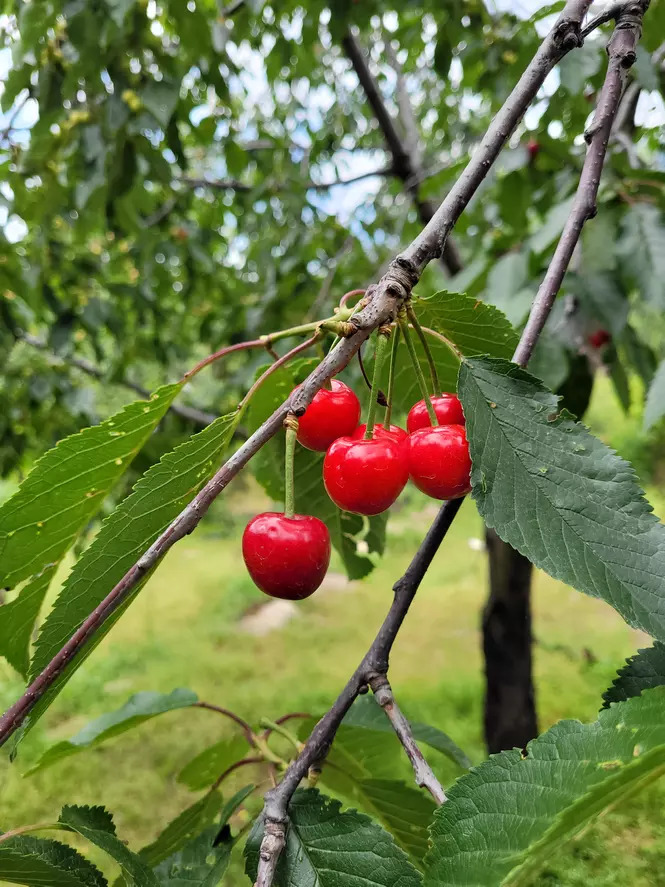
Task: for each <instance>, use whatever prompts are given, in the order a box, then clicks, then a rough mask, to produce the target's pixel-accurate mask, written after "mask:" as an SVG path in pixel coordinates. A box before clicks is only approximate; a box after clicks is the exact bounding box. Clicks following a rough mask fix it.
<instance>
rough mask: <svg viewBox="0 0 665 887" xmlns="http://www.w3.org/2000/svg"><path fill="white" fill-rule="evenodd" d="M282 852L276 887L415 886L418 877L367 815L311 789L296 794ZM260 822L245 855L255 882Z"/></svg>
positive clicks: (292, 802)
mask: <svg viewBox="0 0 665 887" xmlns="http://www.w3.org/2000/svg"><path fill="white" fill-rule="evenodd" d="M289 816H290V823H289V828H288V832H287V836H286V847H285V848H284V850H283V851H282V855H281V857H280V860H279V863H278V865H277V872H276V877H275V880H274V884H275V887H286V885H288V884H297V885H298V887H339V885H351V884H360V883H363V884H365V885H366V887H419V885H420V877H419V875H418V872H417V870H416V869H415V868H414V867H413V866H412V865H411V863H410V862H409V860H408V858H407V856H406V854H405V853H404V852H403V851H402V850H401V849H400V848H399V847H398V846H397V845H396V844H395V842H394V841H393V839H392V838H391V837H390V835H389V834H388V833H387V832H385V831H384V830H383V829H382V828H381V827H380V826H379V825H377V824H376V823H374V822H372V820H371V819H369V818H368V817H367V816H363V815H362V814H360V813H356V812H355V811H354V810H348V811H346V812H344V813H342V811H341V809H340V804H339V802H338V801H333V800H330V799H329V798H326V797H325V796H324V795H321V794H320V793H319V792H318V791H316V790H315V789H308V790H305V791H303V790H300V791H297V792H296V794H295V795H294V796H293V800H292V801H291V806H290V808H289ZM262 837H263V820H262V819H259V820H257V822H256V823H255V825H254V828H253V829H252V832H251V834H250V836H249V838H248V840H247V846H246V848H245V853H246V857H247V873H248V874H249V876H250V877H251V879H252V881H254V880H255V876H256V870H257V863H258V853H259V847H260V844H261V838H262Z"/></svg>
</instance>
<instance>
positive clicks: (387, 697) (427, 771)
mask: <svg viewBox="0 0 665 887" xmlns="http://www.w3.org/2000/svg"><path fill="white" fill-rule="evenodd" d="M371 687H372V692H373V693H374V696H375V697H376V701H377V702H378V703H379V705H380V706H381V708H382V709H383V710H384V712H385V713H386V716H387V718H388V720H389V721H390V723H391V724H392V726H393V730H394V731H395V733H396V734H397V738H398V739H399V741H400V742H401V743H402V746H403V748H404V751H405V752H406V755H407V757H408V759H409V761H411V766H412V767H413V775H414V776H415V780H416V785H418V786H420V788H426V789H427V791H428V792H429V793H430V794H431V796H432V797H433V798H434V800H435V801H436V803H437V804H438V805H439V806H441V804H444V803H445V802H446V801H447V798H446V793H445V791H444V790H443V787H442V785H441V783H440V782H439V780H438V779H437V778H436V776H435V775H434V771H433V770H432V768H431V767H430V765H429V764H428V763H427V761H426V760H425V756H424V755H423V753H422V752H421V751H420V749H419V748H418V744H417V742H416V740H415V739H414V736H413V731H412V730H411V724H410V723H409V722H408V720H407V719H406V718H405V717H404V715H403V714H402V711H401V709H400V708H399V706H398V705H397V703H396V702H395V697H394V696H393V691H392V687H391V686H390V684H389V683H388V678H386V677H385V676H383V675H382V676H381V677H380V678H375V679H374V680H373V681H372V682H371Z"/></svg>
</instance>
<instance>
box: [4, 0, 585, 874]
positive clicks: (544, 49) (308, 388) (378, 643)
mask: <svg viewBox="0 0 665 887" xmlns="http://www.w3.org/2000/svg"><path fill="white" fill-rule="evenodd" d="M590 3H591V0H567V2H566V5H565V7H564V10H563V12H562V13H561V15H560V16H559V18H558V19H557V22H556V23H555V25H554V28H553V30H552V31H551V32H550V34H549V35H548V36H547V37H546V38H545V40H544V41H543V43H542V45H541V47H540V48H539V50H538V52H537V53H536V55H535V57H534V59H533V60H532V62H531V63H530V64H529V66H528V67H527V69H526V71H525V72H524V74H523V75H522V77H521V78H520V80H519V82H518V83H517V85H516V86H515V88H514V89H513V91H512V92H511V94H510V96H509V97H508V99H507V100H506V102H505V104H504V106H503V108H502V109H501V110H500V111H499V113H498V114H497V116H496V117H495V119H494V121H493V123H492V124H491V126H490V128H489V130H488V132H487V134H486V136H485V138H484V139H483V140H482V142H481V144H480V145H479V147H478V149H477V150H476V152H475V153H474V155H473V157H472V158H471V160H470V161H469V163H468V164H467V166H466V168H465V170H464V172H463V173H462V175H461V177H460V179H459V180H458V181H457V183H456V184H455V185H454V186H453V188H452V189H451V191H450V192H449V193H448V195H447V197H446V199H445V200H444V201H443V203H442V204H441V206H440V207H439V209H438V210H437V211H436V212H435V214H434V216H433V217H432V219H431V221H430V222H429V223H428V224H427V225H426V227H425V228H424V230H423V231H422V232H421V234H420V235H419V236H418V237H416V239H415V240H414V241H413V242H412V243H411V244H410V245H409V246H408V247H407V248H406V249H405V250H404V251H403V252H402V253H401V254H400V255H398V256H396V258H395V259H393V261H392V262H391V264H390V266H389V268H388V270H387V272H386V274H385V275H384V276H383V277H382V278H381V280H379V282H378V283H377V284H376V285H374V286H372V287H370V289H369V290H368V292H367V296H366V301H367V304H366V305H365V307H364V308H363V309H362V310H361V311H360V312H359V313H358V314H356V315H354V316H353V318H352V321H351V323H352V324H353V326H354V327H355V328H356V332H355V334H354V335H351V336H349V337H347V338H343V339H342V340H341V341H340V342H339V343H338V344H337V345H336V346H335V347H334V348H333V349H332V351H330V352H329V353H328V355H327V356H326V357H325V358H324V359H323V360H322V361H321V363H320V364H319V365H318V366H317V367H316V368H315V369H314V370H313V371H312V373H310V375H309V376H308V377H307V378H306V379H305V380H304V382H302V383H301V385H300V386H299V388H298V389H297V390H296V391H295V392H292V393H291V395H290V396H289V397H288V398H287V399H286V400H285V401H284V403H283V404H282V405H281V406H280V407H278V408H277V409H276V410H275V412H274V413H273V414H272V416H270V417H269V418H268V419H267V420H266V421H265V422H264V423H263V425H261V426H260V427H259V428H258V429H257V430H256V431H255V432H254V433H253V434H252V435H251V436H250V437H249V438H248V439H247V440H246V441H245V443H244V444H243V445H242V446H241V447H240V448H239V449H238V450H237V451H236V452H235V453H234V454H233V455H232V456H231V458H230V459H228V461H227V462H226V463H225V464H224V465H222V467H221V468H220V469H219V470H218V471H217V472H216V474H215V475H214V476H213V477H212V478H211V480H210V481H208V483H207V484H205V486H204V487H203V488H202V489H201V490H200V492H199V493H198V494H197V495H196V496H195V497H194V498H193V499H192V501H191V502H190V503H189V504H188V505H187V506H186V507H185V508H184V509H183V511H181V512H180V514H179V515H178V516H177V517H176V518H175V520H174V521H172V523H171V524H170V525H169V526H168V527H167V528H166V530H164V531H163V533H162V534H161V535H160V536H159V537H158V538H157V539H156V540H155V542H153V544H152V545H151V546H150V547H149V548H148V549H147V550H146V551H145V552H144V553H143V554H142V555H141V557H139V559H138V560H137V561H136V563H135V564H134V565H133V566H132V567H131V568H130V569H129V570H128V571H127V573H126V574H125V575H124V576H123V578H122V579H121V580H120V581H119V582H118V583H117V584H116V585H115V586H114V588H113V589H112V590H111V591H110V592H109V594H108V595H107V596H106V597H105V598H104V600H103V601H102V602H101V603H100V604H99V606H98V607H97V608H96V609H95V610H94V612H93V613H91V614H90V616H88V617H87V619H85V620H84V622H83V623H82V624H81V625H80V626H79V628H78V629H77V630H76V632H74V634H73V635H72V637H71V638H70V639H69V640H68V641H67V643H66V644H65V645H64V646H63V647H62V648H61V649H60V650H59V652H58V653H56V655H55V656H54V657H53V659H52V660H51V661H50V662H49V663H48V665H46V667H45V668H44V669H43V670H42V672H41V673H40V674H39V675H38V676H37V677H36V678H35V680H34V681H33V682H32V683H31V684H30V686H29V687H28V688H27V689H26V691H25V692H24V693H23V695H22V696H21V697H20V698H19V699H18V700H17V701H16V702H15V703H14V704H13V705H12V706H10V708H9V709H7V711H6V712H5V714H4V715H3V716H2V718H0V745H2V744H3V743H5V742H6V741H7V739H9V737H10V736H11V735H12V734H13V733H14V732H15V731H16V730H17V729H18V728H19V727H20V725H21V724H22V723H23V722H24V720H25V719H26V717H27V716H28V715H29V713H30V712H31V711H32V710H33V708H34V707H35V706H36V705H37V703H38V702H39V701H40V699H41V698H42V697H43V696H44V694H45V693H46V692H47V691H48V690H49V688H50V687H52V686H53V684H54V683H55V682H56V680H57V679H58V677H59V676H60V675H61V674H62V673H63V672H64V671H65V670H66V669H67V667H68V666H69V664H70V663H71V662H72V661H73V660H74V659H75V657H76V656H77V655H78V653H79V652H80V651H81V650H82V649H83V648H84V647H85V646H86V644H87V643H88V642H89V641H90V639H91V638H92V637H94V635H95V634H96V632H97V631H98V630H99V628H100V627H101V626H102V625H103V624H104V623H105V622H106V621H107V620H108V618H109V617H110V616H111V615H112V614H113V613H114V612H115V611H116V610H117V609H118V607H119V606H120V605H121V604H122V603H123V601H125V600H126V599H127V597H128V596H129V595H130V594H131V592H132V590H133V589H134V588H135V587H136V586H137V585H138V584H139V583H140V582H141V581H143V580H144V579H145V577H146V576H147V575H148V574H149V573H150V572H151V571H152V570H153V569H154V568H155V567H156V566H157V564H158V563H159V562H160V561H161V559H162V558H163V557H164V555H165V554H166V552H167V551H168V550H169V549H170V548H172V546H173V545H175V544H176V542H178V541H179V540H180V539H182V538H184V537H185V536H186V535H188V534H189V533H191V532H192V531H193V530H194V529H195V527H196V526H197V525H198V524H199V522H200V521H201V519H202V518H203V516H204V515H205V514H206V512H207V510H208V508H209V507H210V505H211V504H212V502H213V501H214V500H215V499H216V498H217V496H218V495H219V494H220V493H221V492H222V491H223V490H224V489H225V488H226V486H227V485H228V484H229V482H230V481H231V480H232V479H233V478H234V477H235V476H236V475H237V474H238V472H239V471H240V470H241V469H242V468H244V466H245V465H246V464H247V463H248V462H249V460H250V459H251V458H252V456H254V454H255V453H257V452H258V451H259V449H261V447H262V446H263V445H264V444H265V443H267V441H269V440H270V439H271V438H272V437H273V436H274V435H275V434H276V433H277V432H278V431H279V430H280V428H281V427H282V423H283V421H284V418H285V417H286V415H287V413H288V412H290V411H291V412H294V413H296V415H302V414H303V412H304V411H305V409H306V408H307V406H308V405H309V404H310V403H311V401H312V398H313V397H314V395H315V394H316V392H317V391H318V390H319V389H320V388H321V387H322V386H323V385H324V384H325V382H326V381H327V380H328V379H330V378H331V377H332V376H334V375H335V374H336V373H338V372H339V371H340V370H341V369H343V368H344V367H345V366H347V364H348V363H349V361H350V360H351V359H352V357H353V356H354V354H355V353H356V351H357V350H358V348H360V346H361V344H362V343H363V342H364V341H365V339H367V338H368V337H369V335H370V334H371V333H372V332H373V331H374V330H375V329H377V328H378V327H379V326H381V324H384V323H387V322H388V321H391V320H392V319H394V317H395V316H396V314H397V311H398V310H399V309H400V308H401V307H402V306H403V305H404V304H405V302H406V301H407V299H408V298H409V296H410V294H411V291H412V289H413V287H414V286H415V285H416V283H417V282H418V280H419V278H420V275H421V274H422V272H423V270H424V269H425V267H426V266H427V264H428V263H429V262H430V261H432V260H433V259H435V258H439V257H440V256H441V253H442V250H443V247H444V245H445V242H446V239H447V237H448V234H449V233H450V231H451V229H452V227H453V226H454V224H455V222H456V221H457V219H458V218H459V217H460V215H461V214H462V212H463V210H464V208H465V207H466V205H467V204H468V202H469V201H470V199H471V197H472V196H473V195H474V193H475V192H476V190H477V188H478V186H479V185H480V184H481V182H482V181H483V179H484V178H485V176H486V175H487V173H488V171H489V169H490V168H491V166H492V163H493V162H494V160H495V159H496V157H497V156H498V154H499V152H500V151H501V148H502V147H503V145H504V144H505V142H506V141H507V139H508V137H509V136H510V133H511V132H512V130H513V128H514V127H515V126H516V124H517V123H518V121H519V120H520V119H521V117H522V115H523V114H524V112H525V111H526V109H527V107H528V106H529V104H530V102H531V100H532V99H533V98H534V96H535V95H536V93H537V92H538V89H539V88H540V86H541V85H542V83H543V81H544V80H545V77H546V76H547V74H548V73H549V72H550V71H551V70H552V68H553V67H554V66H555V65H556V64H557V62H558V61H559V60H560V59H561V58H562V57H563V56H564V55H565V54H566V53H567V52H568V51H569V50H571V49H572V48H573V47H575V46H579V44H580V36H579V32H580V26H581V22H582V20H583V18H584V16H585V14H586V12H587V10H588V7H589V5H590ZM459 504H460V502H459V500H457V501H453V502H450V503H446V504H445V505H444V506H443V507H442V509H441V511H440V512H439V516H438V517H437V519H436V520H435V522H434V524H433V525H432V528H431V529H430V531H429V533H428V535H427V536H426V538H425V540H424V542H423V544H422V545H421V548H420V549H419V553H418V554H417V555H416V557H415V558H414V560H413V561H412V564H411V566H410V567H409V569H408V570H407V573H406V574H405V575H404V577H402V579H401V580H400V581H399V582H398V583H397V586H396V591H395V599H394V601H393V605H392V606H391V608H390V611H389V613H388V616H387V617H386V620H385V621H384V624H383V626H382V627H381V629H380V630H379V633H378V635H377V637H376V638H375V641H374V643H373V644H372V647H370V650H369V652H368V654H367V656H366V657H365V659H364V660H363V663H362V665H361V666H360V667H359V670H358V672H356V675H355V676H354V677H352V678H351V681H350V682H349V684H347V687H346V688H345V690H344V691H343V693H342V695H341V696H340V698H339V699H338V701H337V703H336V704H335V706H333V708H332V709H331V712H329V714H328V715H326V716H324V718H323V719H322V720H321V721H320V722H319V724H318V725H317V727H315V728H314V731H313V733H312V736H311V737H310V741H308V743H307V746H306V747H305V750H304V751H303V753H302V755H301V756H299V758H297V759H296V761H295V762H294V763H293V764H292V765H291V767H290V768H289V770H288V771H287V772H286V774H285V776H284V779H283V781H282V782H281V783H280V785H279V786H278V787H277V789H276V790H275V791H276V792H277V794H276V795H274V796H273V795H272V794H270V795H269V796H268V797H269V798H271V800H268V799H267V800H266V805H267V806H266V813H267V814H268V820H269V821H268V822H267V824H266V834H267V836H268V837H270V839H271V840H270V841H269V843H275V842H274V841H273V840H272V837H271V835H272V831H273V829H272V824H271V822H270V820H272V821H274V822H275V823H276V824H279V823H282V824H283V823H284V822H285V821H286V809H287V806H288V802H289V800H290V798H291V795H292V794H293V792H294V791H295V789H296V787H297V785H298V783H299V782H300V779H301V778H302V776H304V775H305V774H306V772H307V766H309V763H312V762H314V761H315V760H320V759H321V757H322V755H321V753H320V751H321V748H320V747H322V746H324V747H326V748H327V747H329V745H330V743H331V742H332V738H333V737H334V734H335V731H336V729H337V727H338V726H339V722H340V721H341V718H342V717H343V716H344V713H345V712H346V711H347V710H348V708H349V707H350V705H351V704H352V702H353V700H354V699H355V697H356V695H357V693H358V691H359V689H360V686H365V685H366V683H367V677H366V676H367V674H368V673H369V671H368V670H369V669H370V668H371V669H373V671H372V672H371V673H372V674H374V673H376V674H382V673H385V671H386V670H387V665H388V654H389V651H390V648H391V647H392V643H393V641H394V638H395V635H396V633H397V631H398V630H399V627H400V626H401V624H402V621H403V620H404V618H405V616H406V613H407V611H408V609H409V606H410V604H411V601H412V599H413V595H414V594H415V592H416V590H417V588H418V585H419V584H420V581H421V580H422V577H423V576H424V573H425V570H426V569H427V567H428V566H429V563H430V562H431V559H432V557H433V556H434V553H435V552H436V550H437V549H438V546H439V544H440V542H441V539H442V538H443V536H444V535H445V533H446V531H447V529H448V526H449V525H450V521H451V520H452V517H453V516H454V515H455V514H456V513H457V509H458V508H459ZM359 681H360V682H361V683H359ZM326 719H330V720H329V721H327V720H326ZM326 723H327V724H328V726H327V727H326ZM317 745H318V746H319V750H318V751H319V753H318V754H314V755H312V748H315V747H316V746H317ZM302 760H307V766H306V767H305V769H304V771H302V770H301V768H302ZM277 843H279V842H277ZM266 853H267V851H265V852H264V851H263V850H262V853H261V865H260V869H261V871H263V870H264V869H265V868H266V866H268V867H269V866H270V865H271V864H272V862H271V860H269V859H268V860H267V859H265V858H264V857H265V856H266ZM275 864H276V862H275ZM259 880H261V877H259ZM264 883H268V882H265V881H264Z"/></svg>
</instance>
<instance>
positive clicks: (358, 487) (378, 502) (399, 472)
mask: <svg viewBox="0 0 665 887" xmlns="http://www.w3.org/2000/svg"><path fill="white" fill-rule="evenodd" d="M408 479H409V469H408V466H407V462H406V446H405V445H404V443H398V442H397V441H395V440H393V439H392V438H391V437H388V436H383V437H373V438H372V440H362V439H360V440H358V439H356V438H353V437H340V438H338V439H337V440H336V441H335V442H334V443H333V444H331V446H330V448H329V449H328V452H327V453H326V456H325V459H324V460H323V482H324V484H325V487H326V490H327V492H328V495H329V496H330V498H331V499H332V500H333V502H334V503H335V505H337V506H339V508H342V509H343V510H344V511H353V512H355V513H356V514H367V515H372V514H381V512H382V511H385V510H386V509H387V508H390V506H391V505H392V504H393V502H394V501H395V499H397V497H398V496H399V494H400V493H401V492H402V490H403V489H404V487H405V485H406V482H407V480H408Z"/></svg>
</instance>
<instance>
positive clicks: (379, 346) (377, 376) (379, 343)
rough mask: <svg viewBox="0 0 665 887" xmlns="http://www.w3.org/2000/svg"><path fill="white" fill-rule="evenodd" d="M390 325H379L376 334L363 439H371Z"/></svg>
mask: <svg viewBox="0 0 665 887" xmlns="http://www.w3.org/2000/svg"><path fill="white" fill-rule="evenodd" d="M390 333H391V330H390V327H389V326H385V327H383V326H382V327H379V331H378V332H377V334H376V351H375V353H374V373H373V375H372V392H371V394H370V400H369V409H368V411H367V427H366V428H365V440H371V439H372V437H373V436H374V422H375V421H376V408H377V406H378V400H377V397H378V393H379V390H380V385H381V370H382V369H383V363H384V361H385V357H386V348H387V347H388V339H389V338H390Z"/></svg>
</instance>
